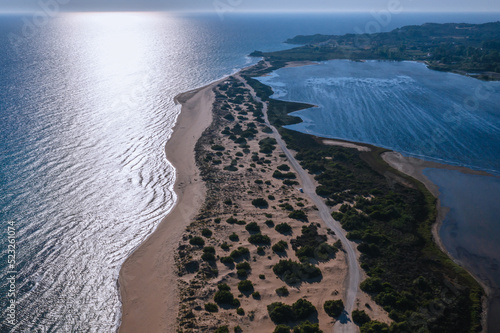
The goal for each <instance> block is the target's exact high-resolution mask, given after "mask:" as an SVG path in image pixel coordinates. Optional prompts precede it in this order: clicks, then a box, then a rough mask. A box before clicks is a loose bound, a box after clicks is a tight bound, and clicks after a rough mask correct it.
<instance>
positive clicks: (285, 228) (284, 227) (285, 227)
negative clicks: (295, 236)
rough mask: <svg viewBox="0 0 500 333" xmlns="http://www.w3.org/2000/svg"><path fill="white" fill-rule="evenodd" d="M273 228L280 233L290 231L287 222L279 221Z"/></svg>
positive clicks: (290, 228)
mask: <svg viewBox="0 0 500 333" xmlns="http://www.w3.org/2000/svg"><path fill="white" fill-rule="evenodd" d="M274 229H275V230H276V231H277V232H279V233H280V234H286V233H288V232H290V231H292V227H290V225H289V224H288V223H280V224H278V225H276V227H274Z"/></svg>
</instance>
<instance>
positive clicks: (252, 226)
mask: <svg viewBox="0 0 500 333" xmlns="http://www.w3.org/2000/svg"><path fill="white" fill-rule="evenodd" d="M245 229H246V230H247V231H248V232H260V227H259V225H258V224H257V223H255V222H252V223H249V224H247V225H246V226H245Z"/></svg>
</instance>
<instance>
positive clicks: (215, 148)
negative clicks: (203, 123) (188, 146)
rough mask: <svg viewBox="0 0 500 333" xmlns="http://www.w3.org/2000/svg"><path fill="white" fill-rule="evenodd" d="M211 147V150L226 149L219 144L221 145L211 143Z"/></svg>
mask: <svg viewBox="0 0 500 333" xmlns="http://www.w3.org/2000/svg"><path fill="white" fill-rule="evenodd" d="M211 148H212V150H216V151H224V150H226V148H224V146H221V145H213V146H212V147H211Z"/></svg>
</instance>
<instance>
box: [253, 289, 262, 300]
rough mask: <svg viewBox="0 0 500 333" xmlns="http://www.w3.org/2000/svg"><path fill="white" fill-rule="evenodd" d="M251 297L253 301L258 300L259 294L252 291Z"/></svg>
mask: <svg viewBox="0 0 500 333" xmlns="http://www.w3.org/2000/svg"><path fill="white" fill-rule="evenodd" d="M252 297H253V298H254V299H260V293H259V292H258V291H254V292H253V293H252Z"/></svg>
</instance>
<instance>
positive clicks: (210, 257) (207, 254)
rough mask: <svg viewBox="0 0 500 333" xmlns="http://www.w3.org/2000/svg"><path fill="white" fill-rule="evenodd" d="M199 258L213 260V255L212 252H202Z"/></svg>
mask: <svg viewBox="0 0 500 333" xmlns="http://www.w3.org/2000/svg"><path fill="white" fill-rule="evenodd" d="M201 259H202V260H204V261H215V255H214V254H213V253H203V254H202V255H201Z"/></svg>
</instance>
